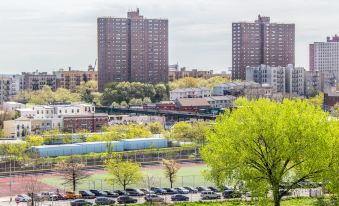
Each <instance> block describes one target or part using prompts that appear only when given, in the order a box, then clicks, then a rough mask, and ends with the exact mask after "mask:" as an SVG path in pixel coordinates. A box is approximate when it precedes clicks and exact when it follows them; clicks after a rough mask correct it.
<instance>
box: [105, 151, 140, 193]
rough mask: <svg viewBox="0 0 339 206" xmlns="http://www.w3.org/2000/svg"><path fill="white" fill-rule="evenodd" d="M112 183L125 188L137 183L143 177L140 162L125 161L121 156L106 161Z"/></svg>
mask: <svg viewBox="0 0 339 206" xmlns="http://www.w3.org/2000/svg"><path fill="white" fill-rule="evenodd" d="M105 167H106V169H107V170H108V174H109V178H108V179H107V180H108V182H109V183H111V184H113V185H114V184H118V185H120V186H121V187H123V189H124V190H125V189H126V187H127V186H128V185H131V184H136V183H138V182H140V181H141V180H142V179H143V176H142V172H141V167H140V164H138V163H135V162H130V161H123V160H121V159H120V158H119V157H116V158H113V159H109V160H106V161H105Z"/></svg>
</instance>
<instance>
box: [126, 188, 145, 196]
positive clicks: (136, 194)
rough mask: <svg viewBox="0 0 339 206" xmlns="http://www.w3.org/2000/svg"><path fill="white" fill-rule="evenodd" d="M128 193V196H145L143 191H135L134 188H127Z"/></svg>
mask: <svg viewBox="0 0 339 206" xmlns="http://www.w3.org/2000/svg"><path fill="white" fill-rule="evenodd" d="M126 192H128V194H129V195H130V196H143V195H145V194H144V192H143V191H141V190H139V189H133V188H126Z"/></svg>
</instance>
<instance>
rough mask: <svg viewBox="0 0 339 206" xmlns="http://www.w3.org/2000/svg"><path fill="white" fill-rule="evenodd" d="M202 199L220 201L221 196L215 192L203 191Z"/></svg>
mask: <svg viewBox="0 0 339 206" xmlns="http://www.w3.org/2000/svg"><path fill="white" fill-rule="evenodd" d="M200 196H201V199H203V200H211V199H220V198H221V195H219V194H217V193H215V192H213V191H202V192H201V195H200Z"/></svg>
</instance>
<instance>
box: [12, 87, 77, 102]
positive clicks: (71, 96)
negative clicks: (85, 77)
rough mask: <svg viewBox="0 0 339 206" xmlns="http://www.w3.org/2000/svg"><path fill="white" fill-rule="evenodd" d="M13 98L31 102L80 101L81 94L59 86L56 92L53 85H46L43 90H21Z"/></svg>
mask: <svg viewBox="0 0 339 206" xmlns="http://www.w3.org/2000/svg"><path fill="white" fill-rule="evenodd" d="M13 100H14V101H18V102H22V103H29V104H53V103H55V102H78V101H80V96H79V94H78V93H76V92H75V93H71V92H70V91H69V90H67V89H64V88H59V89H57V90H56V91H55V92H54V91H52V89H51V87H49V86H44V87H43V88H42V89H41V90H36V91H21V92H19V94H17V95H15V96H14V97H13Z"/></svg>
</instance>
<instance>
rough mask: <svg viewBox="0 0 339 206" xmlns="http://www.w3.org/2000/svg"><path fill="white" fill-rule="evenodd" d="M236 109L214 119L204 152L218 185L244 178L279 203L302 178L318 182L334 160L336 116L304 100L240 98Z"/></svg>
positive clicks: (246, 183)
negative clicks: (282, 190)
mask: <svg viewBox="0 0 339 206" xmlns="http://www.w3.org/2000/svg"><path fill="white" fill-rule="evenodd" d="M237 105H238V109H237V110H234V111H232V112H230V111H226V112H225V114H224V115H223V116H221V117H220V118H219V119H217V121H216V124H215V126H214V130H213V132H211V133H210V134H209V136H208V139H207V140H208V144H206V145H205V146H204V147H203V150H202V156H203V159H204V160H205V161H206V163H207V164H208V166H209V167H210V172H209V175H210V178H212V179H213V180H214V181H215V182H216V183H217V184H218V185H220V186H221V185H223V184H224V183H225V181H229V180H235V181H242V182H243V183H244V186H245V188H248V189H250V190H252V191H255V192H257V194H262V195H263V196H264V195H267V192H268V191H272V193H273V199H274V205H275V206H279V205H280V200H281V198H282V196H283V194H284V193H281V191H279V189H280V188H281V187H284V188H286V191H289V190H291V189H293V188H295V187H296V186H297V185H298V183H300V182H301V181H305V180H314V181H322V180H324V179H327V180H328V181H330V182H331V181H333V179H330V177H328V176H326V174H328V172H329V171H333V169H334V165H338V162H337V161H338V158H336V157H335V154H337V153H338V152H337V151H336V150H337V149H338V146H337V141H338V137H339V126H338V123H339V122H338V121H332V120H329V118H328V114H327V113H325V112H323V111H322V110H321V108H320V107H316V106H313V105H311V104H309V103H307V102H306V101H302V100H295V101H292V100H284V101H283V102H281V103H278V102H273V101H270V100H266V99H260V100H258V101H248V100H245V99H240V100H239V101H238V102H237Z"/></svg>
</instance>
